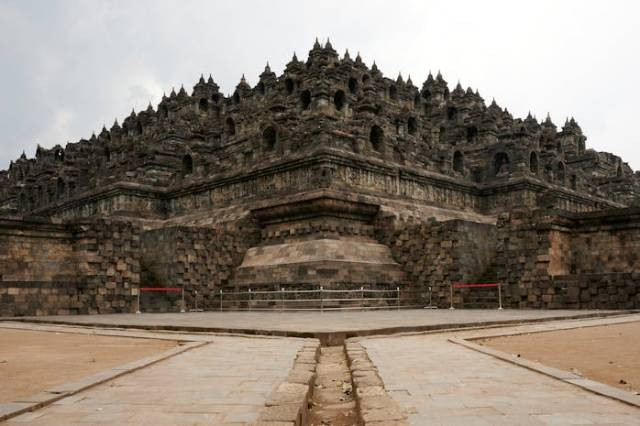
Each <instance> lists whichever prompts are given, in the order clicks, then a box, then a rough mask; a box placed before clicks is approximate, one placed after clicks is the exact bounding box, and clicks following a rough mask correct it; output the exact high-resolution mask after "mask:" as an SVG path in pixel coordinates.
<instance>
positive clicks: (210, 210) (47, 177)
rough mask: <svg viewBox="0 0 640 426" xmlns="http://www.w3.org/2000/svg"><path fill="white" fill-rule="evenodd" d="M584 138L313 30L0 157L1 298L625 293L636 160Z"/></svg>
mask: <svg viewBox="0 0 640 426" xmlns="http://www.w3.org/2000/svg"><path fill="white" fill-rule="evenodd" d="M586 139H587V138H586V136H585V135H584V134H583V132H582V129H581V128H580V126H579V125H578V124H577V122H576V121H575V120H574V119H573V118H571V119H569V120H567V121H566V122H565V123H564V124H563V125H562V126H561V127H558V126H556V125H555V124H554V123H553V122H552V121H551V119H550V118H549V117H547V118H546V119H544V120H543V121H541V122H540V121H538V120H536V118H534V117H532V116H531V115H529V116H527V117H526V118H524V119H521V118H514V117H513V116H512V115H511V114H510V113H509V112H508V111H507V109H506V108H502V107H500V106H498V105H497V103H496V102H495V101H492V102H491V103H489V104H488V105H487V103H486V102H485V100H484V99H483V98H482V97H481V96H480V94H479V93H478V92H477V91H473V90H471V89H466V90H465V89H463V87H462V86H461V85H460V84H457V85H456V86H455V88H453V89H450V88H449V85H448V84H447V82H446V81H445V80H444V78H443V76H442V75H441V74H440V73H438V74H437V75H436V76H433V75H431V74H429V75H428V77H427V79H426V81H424V83H422V84H421V85H420V87H418V86H416V85H414V83H413V82H412V80H411V78H407V79H406V80H405V79H404V78H403V77H402V76H398V77H397V78H396V79H389V78H386V77H384V76H383V74H382V72H381V71H380V70H379V69H378V68H377V66H376V65H375V63H374V64H373V65H372V66H370V67H369V66H367V65H366V64H365V63H364V62H363V61H362V59H361V58H360V56H359V55H358V56H356V57H355V58H352V57H351V56H350V55H349V53H348V52H347V53H345V54H344V56H342V57H340V56H339V55H338V53H337V52H336V51H335V50H334V49H333V47H332V46H331V44H330V43H329V42H327V43H326V45H324V46H321V45H320V44H319V43H318V42H317V41H316V43H315V45H314V46H313V48H312V49H311V51H310V52H309V55H308V58H307V59H306V61H301V60H299V59H298V58H297V57H296V56H295V55H294V56H293V58H292V59H291V61H290V62H289V63H288V64H287V65H286V68H285V70H284V72H283V74H282V75H280V76H278V75H276V74H275V73H274V72H272V71H271V69H270V68H269V66H268V65H267V66H266V67H265V69H264V72H262V74H260V76H259V79H258V81H257V84H256V85H255V86H253V87H252V86H251V85H249V84H248V83H247V81H246V80H245V78H244V77H243V78H242V79H241V80H240V83H239V84H238V85H237V86H236V88H235V91H234V92H233V94H232V95H231V96H230V97H227V96H224V95H223V94H222V93H220V92H219V88H218V86H217V85H216V83H215V82H214V80H213V79H212V78H211V77H209V78H208V79H205V78H204V77H201V78H200V80H199V81H198V82H197V83H196V85H195V86H194V88H193V91H192V92H191V94H189V93H188V92H187V91H186V90H185V89H184V88H181V89H180V90H179V91H178V92H177V93H176V92H175V91H172V92H171V94H170V95H169V96H165V97H163V99H162V101H161V102H160V104H159V105H158V106H157V107H156V108H155V109H154V108H153V107H152V106H151V105H149V107H148V108H147V110H145V111H141V112H138V113H135V112H132V113H131V115H130V116H128V117H127V118H125V119H124V120H123V121H122V123H121V124H120V123H119V122H118V121H117V120H116V122H115V123H114V124H113V126H111V128H110V129H107V128H104V127H103V128H102V130H101V131H100V132H99V134H98V135H95V134H94V135H92V136H91V137H90V138H89V139H81V140H79V141H78V142H75V143H69V144H67V145H66V146H64V147H63V146H60V145H56V146H55V147H53V148H52V149H44V148H41V147H39V148H38V150H37V152H36V155H35V158H27V157H26V156H25V155H24V154H23V155H22V156H21V157H20V158H18V159H17V160H15V161H14V162H12V163H11V164H10V166H9V170H6V171H0V315H9V316H11V315H45V314H56V313H60V314H63V313H112V312H132V311H135V310H136V308H137V306H136V299H137V296H138V289H139V288H140V287H179V288H183V289H184V291H185V299H186V303H187V306H193V305H194V303H195V302H196V300H197V303H198V306H199V307H201V308H203V309H217V308H218V306H219V305H220V290H223V291H226V292H233V291H236V292H242V291H248V289H252V290H253V291H257V290H279V289H282V288H288V289H292V288H294V289H316V288H319V287H320V286H322V287H323V288H325V289H359V288H361V287H362V288H367V289H399V292H400V293H401V294H402V304H403V306H410V305H413V306H415V305H420V304H424V303H426V302H425V300H424V298H425V297H426V292H427V289H429V288H430V289H431V292H430V293H431V294H430V296H431V297H432V303H433V304H434V305H438V306H440V307H447V306H449V303H450V301H451V300H450V298H451V290H450V285H451V283H453V282H467V283H478V282H500V283H501V285H502V291H503V299H504V302H503V303H504V305H505V306H506V307H512V308H640V290H639V289H640V208H639V207H638V206H640V174H639V173H638V172H635V173H634V171H633V170H632V169H631V168H630V167H629V166H628V165H627V163H625V162H623V161H622V159H621V158H620V157H618V156H616V155H613V154H610V153H606V152H597V151H594V150H592V149H588V148H587V146H586ZM634 206H636V207H634ZM491 297H493V298H495V295H494V294H493V293H486V294H485V293H483V292H482V291H475V290H468V289H456V291H455V292H453V298H454V299H455V301H456V303H463V302H464V303H467V304H468V305H469V306H476V307H483V306H489V305H490V304H491V303H493V301H491V300H488V299H491ZM265 298H267V296H265ZM165 301H166V300H165ZM177 302H178V300H174V301H173V302H171V303H170V304H169V305H166V304H165V305H162V306H161V304H158V306H155V305H154V306H148V307H147V308H148V309H156V308H157V309H176V307H177ZM264 306H266V307H268V306H270V304H269V301H268V300H265V303H264ZM243 307H244V308H246V306H243V305H242V304H241V303H239V304H238V305H237V306H236V308H243Z"/></svg>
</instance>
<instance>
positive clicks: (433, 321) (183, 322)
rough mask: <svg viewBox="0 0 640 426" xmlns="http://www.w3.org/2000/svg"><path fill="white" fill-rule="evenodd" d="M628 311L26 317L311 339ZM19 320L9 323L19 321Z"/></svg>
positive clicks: (354, 312) (444, 310) (429, 311)
mask: <svg viewBox="0 0 640 426" xmlns="http://www.w3.org/2000/svg"><path fill="white" fill-rule="evenodd" d="M623 312H624V311H597V310H579V311H576V310H542V309H540V310H515V309H514V310H512V309H505V310H502V311H499V310H497V309H483V310H479V309H456V310H448V309H407V310H399V311H396V310H380V311H346V312H345V311H333V312H331V311H330V312H322V313H321V312H304V311H302V312H296V311H289V312H278V311H275V312H274V311H267V312H246V311H245V312H233V311H232V312H188V313H182V314H180V313H171V314H111V315H58V316H43V317H24V318H21V320H25V321H31V320H35V321H43V322H56V323H70V324H92V325H102V326H109V327H114V326H125V327H132V326H133V327H151V328H153V327H158V328H170V329H176V330H183V331H236V332H246V333H256V332H261V333H265V334H280V335H290V336H300V337H308V336H311V335H314V334H317V333H337V332H346V333H351V335H352V336H357V335H366V334H373V333H376V334H377V333H387V332H402V331H417V330H428V329H437V328H445V327H459V326H462V325H481V324H487V323H505V322H520V321H539V320H550V319H553V318H570V317H576V316H593V315H616V314H620V313H623ZM16 319H17V318H7V320H14V321H15V320H16Z"/></svg>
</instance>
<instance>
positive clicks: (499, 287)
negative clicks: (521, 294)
mask: <svg viewBox="0 0 640 426" xmlns="http://www.w3.org/2000/svg"><path fill="white" fill-rule="evenodd" d="M498 303H499V305H498V310H499V311H501V310H502V284H501V283H498Z"/></svg>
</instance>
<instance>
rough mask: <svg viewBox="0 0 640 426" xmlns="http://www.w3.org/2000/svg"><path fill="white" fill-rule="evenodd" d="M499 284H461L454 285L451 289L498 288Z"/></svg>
mask: <svg viewBox="0 0 640 426" xmlns="http://www.w3.org/2000/svg"><path fill="white" fill-rule="evenodd" d="M499 285H500V284H462V283H454V284H453V288H472V287H498V286H499Z"/></svg>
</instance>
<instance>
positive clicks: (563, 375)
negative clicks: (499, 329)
mask: <svg viewBox="0 0 640 426" xmlns="http://www.w3.org/2000/svg"><path fill="white" fill-rule="evenodd" d="M637 321H638V319H636V320H635V321H623V322H612V323H610V324H602V323H600V324H586V325H582V326H579V325H576V326H570V327H566V328H548V329H546V330H531V331H525V332H520V331H518V332H514V333H506V334H500V335H494V334H488V335H483V336H472V337H468V338H465V337H449V338H447V340H448V341H449V342H451V343H454V344H456V345H460V346H463V347H465V348H467V349H471V350H473V351H476V352H480V353H483V354H485V355H489V356H491V357H494V358H497V359H499V360H501V361H506V362H508V363H511V364H514V365H517V366H519V367H522V368H526V369H528V370H531V371H534V372H536V373H539V374H543V375H545V376H548V377H551V378H553V379H556V380H559V381H562V382H565V383H568V384H570V385H573V386H577V387H579V388H582V389H584V390H587V391H589V392H592V393H595V394H597V395H600V396H604V397H606V398H610V399H614V400H616V401H620V402H623V403H625V404H627V405H630V406H633V407H636V408H640V395H636V394H634V393H632V392H628V391H625V390H622V389H618V388H615V387H613V386H610V385H607V384H604V383H601V382H597V381H595V380H591V379H587V378H585V377H583V376H579V375H577V374H575V373H572V372H570V371H565V370H561V369H558V368H554V367H550V366H547V365H545V364H542V363H539V362H535V361H530V360H527V359H524V358H519V357H517V356H515V355H511V354H508V353H506V352H503V351H499V350H497V349H493V348H489V347H485V346H482V345H478V344H476V343H473V342H472V341H474V340H479V339H487V338H496V337H508V336H516V335H522V334H534V333H545V332H551V331H563V330H573V329H576V328H586V327H597V326H606V325H614V324H621V323H622V324H624V323H630V322H637Z"/></svg>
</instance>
